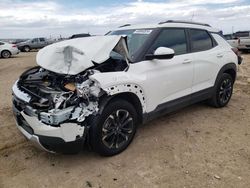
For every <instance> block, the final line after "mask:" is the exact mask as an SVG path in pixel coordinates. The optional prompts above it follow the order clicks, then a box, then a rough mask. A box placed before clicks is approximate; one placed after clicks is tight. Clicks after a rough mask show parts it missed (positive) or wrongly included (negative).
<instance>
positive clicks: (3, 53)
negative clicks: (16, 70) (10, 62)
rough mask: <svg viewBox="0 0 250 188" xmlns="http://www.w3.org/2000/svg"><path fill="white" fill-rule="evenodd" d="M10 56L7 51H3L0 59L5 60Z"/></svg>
mask: <svg viewBox="0 0 250 188" xmlns="http://www.w3.org/2000/svg"><path fill="white" fill-rule="evenodd" d="M10 56H11V53H10V51H8V50H3V51H2V52H1V57H2V58H5V59H7V58H10Z"/></svg>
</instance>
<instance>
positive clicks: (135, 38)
mask: <svg viewBox="0 0 250 188" xmlns="http://www.w3.org/2000/svg"><path fill="white" fill-rule="evenodd" d="M36 61H37V64H38V65H39V66H37V67H34V68H32V69H30V70H27V71H26V72H24V73H23V74H22V75H21V76H20V78H19V80H17V82H16V83H15V84H14V86H13V111H14V114H15V117H16V122H17V127H18V129H19V130H20V131H21V132H22V133H23V134H24V135H25V136H26V137H27V138H28V139H29V140H31V141H32V142H34V143H35V144H36V145H37V146H39V147H40V148H43V149H44V150H46V151H50V152H63V153H68V152H78V151H81V149H82V148H83V146H84V144H85V143H88V145H89V146H90V147H91V148H92V149H93V150H94V151H96V152H98V153H99V154H101V155H106V156H110V155H115V154H118V153H120V152H122V151H123V150H124V149H125V148H126V147H127V146H128V145H129V144H130V143H131V141H132V140H133V137H134V135H135V132H136V128H137V125H138V124H141V123H144V122H146V121H149V120H151V119H152V118H155V117H158V116H160V115H163V114H166V113H169V112H171V111H173V110H177V109H179V108H181V107H184V106H187V105H190V104H192V103H196V102H199V101H203V100H208V101H209V102H210V104H212V105H213V106H215V107H223V106H225V105H226V104H227V103H228V102H229V100H230V98H231V96H232V91H233V84H234V81H235V78H236V67H237V63H238V58H237V55H236V54H235V53H234V52H233V50H232V49H231V47H230V45H229V44H228V43H227V42H226V41H225V40H224V39H223V38H222V37H221V36H220V34H219V32H218V31H217V30H216V29H213V28H212V27H210V26H209V25H207V24H201V23H190V22H181V21H166V22H162V23H159V24H155V25H135V26H131V25H125V26H122V27H120V28H118V29H117V30H114V31H111V32H109V34H107V35H106V36H94V37H86V38H78V39H72V40H67V41H63V42H59V43H55V44H52V45H50V46H47V47H45V48H43V49H42V50H40V51H39V52H38V54H37V58H36Z"/></svg>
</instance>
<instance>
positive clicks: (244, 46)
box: [235, 31, 250, 52]
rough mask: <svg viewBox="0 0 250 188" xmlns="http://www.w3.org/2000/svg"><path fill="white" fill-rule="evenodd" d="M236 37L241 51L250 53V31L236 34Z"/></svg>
mask: <svg viewBox="0 0 250 188" xmlns="http://www.w3.org/2000/svg"><path fill="white" fill-rule="evenodd" d="M235 37H237V38H238V49H239V50H240V51H244V52H249V51H250V31H239V32H236V33H235Z"/></svg>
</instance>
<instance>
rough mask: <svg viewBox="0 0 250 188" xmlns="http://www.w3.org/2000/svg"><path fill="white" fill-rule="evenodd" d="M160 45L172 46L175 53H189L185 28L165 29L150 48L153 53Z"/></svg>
mask: <svg viewBox="0 0 250 188" xmlns="http://www.w3.org/2000/svg"><path fill="white" fill-rule="evenodd" d="M158 47H167V48H172V49H173V50H174V51H175V55H181V54H185V53H187V40H186V34H185V30H184V29H174V28H173V29H171V28H170V29H164V30H162V31H161V33H160V34H159V36H158V37H157V39H156V40H155V41H154V43H153V45H152V46H151V48H150V53H153V52H154V51H155V50H156V49H157V48H158Z"/></svg>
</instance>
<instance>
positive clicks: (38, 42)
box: [17, 37, 52, 52]
mask: <svg viewBox="0 0 250 188" xmlns="http://www.w3.org/2000/svg"><path fill="white" fill-rule="evenodd" d="M49 44H52V42H51V41H49V40H47V39H46V38H43V37H41V38H33V39H30V40H27V41H24V42H20V43H18V44H17V47H18V49H19V50H21V51H22V52H29V51H30V50H33V49H40V48H43V47H45V46H47V45H49Z"/></svg>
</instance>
